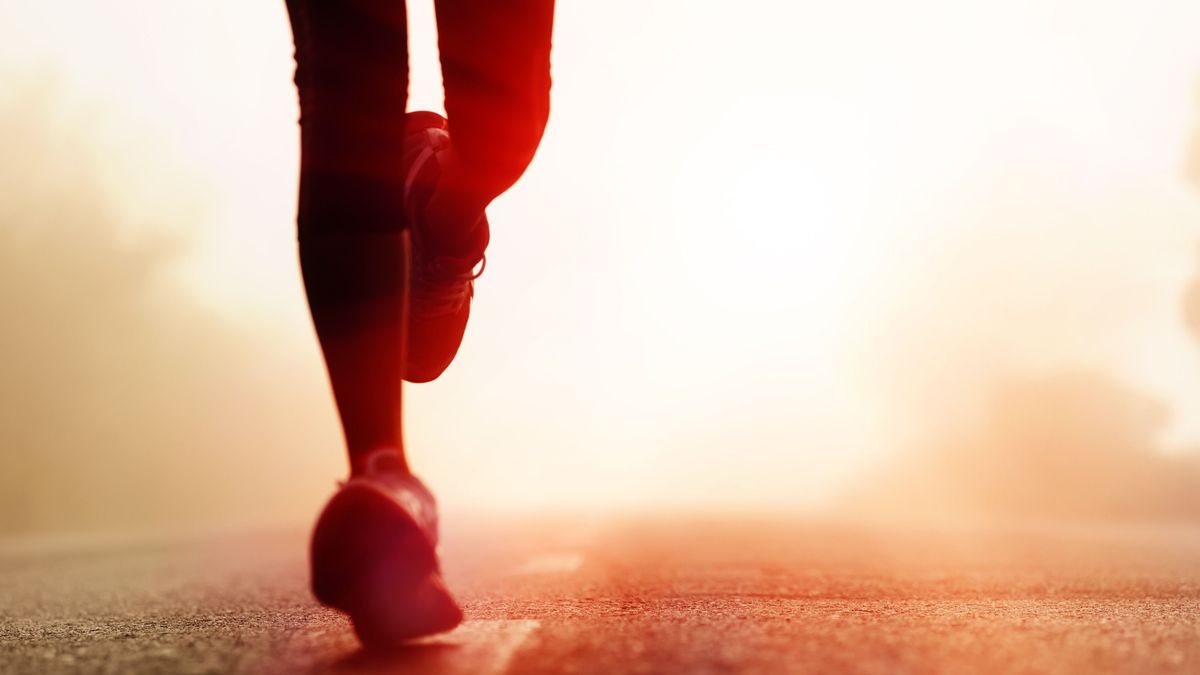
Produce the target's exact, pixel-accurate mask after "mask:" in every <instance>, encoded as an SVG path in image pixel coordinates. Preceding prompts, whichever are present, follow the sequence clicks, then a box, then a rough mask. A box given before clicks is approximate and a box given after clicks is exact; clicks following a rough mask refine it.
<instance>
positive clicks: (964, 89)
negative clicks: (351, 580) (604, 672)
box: [0, 0, 1200, 533]
mask: <svg viewBox="0 0 1200 675" xmlns="http://www.w3.org/2000/svg"><path fill="white" fill-rule="evenodd" d="M409 13H410V16H411V17H412V25H411V33H412V35H411V38H410V45H411V46H410V51H411V54H412V72H413V83H412V92H411V103H410V107H412V108H432V109H439V108H440V106H441V103H440V101H441V95H440V84H441V83H440V76H439V74H438V70H437V60H436V58H437V55H436V36H435V27H434V25H433V19H432V4H431V2H430V0H412V1H411V4H410V7H409ZM1196 26H1200V4H1197V3H1195V2H1194V1H1193V0H1163V1H1162V2H1156V3H1145V2H1138V1H1136V0H1111V1H1107V0H1106V1H1103V2H1097V1H1096V0H1006V1H1004V2H1000V1H991V0H988V1H984V2H972V3H963V2H953V1H951V0H916V1H911V2H904V3H895V2H886V1H885V0H851V1H849V2H841V3H809V2H799V3H795V2H786V3H785V2H776V1H774V0H757V1H747V2H739V3H736V6H735V5H734V4H730V3H715V2H713V3H708V2H700V3H697V2H683V1H682V0H670V1H668V0H614V1H612V2H603V3H587V2H560V3H559V7H558V10H557V23H556V30H555V47H554V49H555V51H554V78H555V85H554V92H553V112H552V116H551V122H550V126H549V128H548V130H547V134H546V137H545V141H544V143H543V146H542V148H541V151H540V153H539V155H538V157H537V159H536V160H535V162H534V164H533V166H532V167H531V168H530V170H529V172H528V174H527V175H526V176H525V178H524V179H523V180H522V181H521V182H520V183H519V184H518V185H517V187H516V188H514V189H513V190H512V191H511V192H510V193H508V194H506V195H504V196H503V197H502V198H501V199H500V200H499V201H498V202H496V204H495V205H494V209H493V211H492V215H491V217H492V224H493V244H492V248H491V250H490V251H489V265H488V271H487V274H486V275H485V276H484V277H483V279H482V281H481V282H480V284H479V285H478V288H477V293H476V305H475V308H474V309H473V317H472V324H471V327H470V329H469V330H468V333H467V338H466V341H465V344H464V346H463V349H462V352H461V353H460V356H459V360H458V361H457V362H456V363H455V365H454V366H453V367H452V368H451V369H450V370H449V371H448V372H447V373H446V375H445V376H444V377H442V378H441V379H440V380H438V381H437V382H435V383H432V384H428V385H421V386H411V387H409V388H408V389H407V396H408V401H407V404H406V410H407V417H408V420H409V430H408V439H409V441H410V444H411V450H410V453H411V456H412V460H413V463H414V465H415V467H416V468H417V469H418V472H419V473H421V474H422V475H423V476H424V477H426V478H427V479H428V480H429V481H430V482H431V483H432V484H433V485H434V487H435V488H436V489H437V490H438V491H439V494H440V495H441V499H442V502H443V504H445V505H446V506H447V507H448V508H450V509H452V510H467V511H469V510H476V511H513V512H534V511H536V512H543V513H544V512H560V511H604V512H636V513H651V512H660V511H702V512H719V513H731V512H772V513H785V514H806V515H813V516H817V515H821V516H824V517H831V516H836V517H848V518H851V517H852V518H889V519H937V520H956V521H957V520H966V521H983V522H996V521H1010V520H1022V521H1028V520H1037V521H1041V520H1054V521H1062V520H1067V521H1086V522H1102V523H1115V522H1122V523H1124V522H1146V521H1153V522H1168V521H1170V522H1179V521H1188V520H1192V521H1197V520H1200V342H1198V341H1197V340H1198V338H1200V229H1198V225H1200V41H1198V40H1197V39H1196V35H1195V27H1196ZM291 56H292V46H291V36H290V34H289V31H288V22H287V20H286V15H285V11H284V4H283V2H282V0H280V1H278V2H275V1H272V2H254V3H246V2H238V1H235V0H211V1H210V2H204V3H183V2H162V1H161V0H113V1H112V2H106V3H91V2H80V1H78V0H76V1H73V2H67V3H42V2H35V1H34V0H7V1H6V2H5V3H3V5H0V186H2V187H0V321H3V326H2V328H0V532H4V533H49V532H66V531H72V532H75V531H89V530H90V531H109V530H128V529H144V528H190V527H200V526H211V525H218V524H224V523H252V522H253V523H257V522H268V521H269V522H284V521H286V522H304V521H305V520H306V519H308V518H310V517H312V514H313V513H315V511H316V510H317V508H319V506H320V504H321V503H322V501H323V499H324V498H325V497H326V496H327V495H328V494H329V493H330V492H331V491H332V489H333V487H334V481H335V480H336V479H338V478H340V477H342V476H343V474H344V473H345V460H344V457H343V451H342V448H341V445H340V436H339V434H340V431H339V429H338V427H337V420H336V418H335V416H334V410H333V406H332V400H331V397H330V394H329V391H328V388H327V384H326V381H325V375H324V372H323V368H322V364H321V362H320V359H319V353H318V351H317V347H316V343H315V339H314V337H313V335H312V332H311V328H310V326H309V319H308V315H307V313H306V309H305V306H304V304H303V294H302V289H301V285H300V277H299V273H298V269H297V263H296V247H295V234H294V218H295V195H296V186H295V183H296V177H297V155H298V153H297V151H298V148H297V143H298V130H297V127H296V117H297V105H296V96H295V92H294V89H293V86H292V82H291V74H292V61H291Z"/></svg>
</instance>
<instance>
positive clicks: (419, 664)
mask: <svg viewBox="0 0 1200 675" xmlns="http://www.w3.org/2000/svg"><path fill="white" fill-rule="evenodd" d="M458 650H459V645H456V644H450V643H446V642H422V643H418V644H413V645H404V646H401V647H397V648H395V649H390V650H387V651H380V650H367V649H359V650H358V651H356V652H354V653H352V654H349V655H347V656H345V657H343V658H341V659H338V660H337V661H334V662H333V663H329V664H325V665H323V666H321V667H318V668H316V669H314V670H313V671H312V673H313V675H317V674H327V675H334V674H337V675H351V674H362V673H389V674H391V673H437V672H442V671H444V670H445V669H446V666H447V664H448V663H449V662H450V661H451V660H452V659H453V654H454V653H455V652H457V651H458Z"/></svg>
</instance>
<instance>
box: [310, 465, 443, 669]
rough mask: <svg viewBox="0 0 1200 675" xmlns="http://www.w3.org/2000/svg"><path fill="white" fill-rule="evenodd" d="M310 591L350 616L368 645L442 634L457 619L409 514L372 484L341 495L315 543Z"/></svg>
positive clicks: (429, 547)
mask: <svg viewBox="0 0 1200 675" xmlns="http://www.w3.org/2000/svg"><path fill="white" fill-rule="evenodd" d="M311 553H312V557H311V561H312V590H313V595H315V596H316V598H317V600H318V601H319V602H321V603H322V604H325V605H328V606H330V607H333V608H335V609H339V610H342V611H343V612H345V613H347V614H348V615H350V619H351V621H352V622H353V623H354V628H355V631H356V632H357V633H358V635H359V639H360V640H362V642H363V644H364V645H366V646H387V645H391V644H395V643H398V642H403V641H406V640H411V639H413V638H417V637H422V636H425V635H432V634H434V633H440V632H444V631H447V630H450V629H451V628H453V627H455V626H457V625H458V624H459V623H460V622H461V621H462V611H461V610H460V609H459V607H458V605H457V603H455V601H454V599H453V598H452V597H451V595H450V593H449V591H448V590H447V589H446V587H445V583H444V582H443V581H442V578H441V574H440V572H439V570H438V562H437V552H436V550H435V549H434V546H433V544H432V542H430V541H429V538H428V537H427V536H426V535H425V532H424V531H423V530H422V528H421V526H420V525H419V524H418V523H417V522H416V520H414V519H413V517H412V514H410V513H409V512H408V511H407V510H405V509H404V508H403V507H401V506H400V505H399V504H397V503H396V502H395V501H394V500H392V499H391V498H390V497H389V496H388V495H386V494H384V493H383V492H381V491H379V490H377V489H375V488H374V487H372V486H371V485H370V484H367V483H360V484H355V483H351V484H349V485H346V486H345V487H343V488H342V489H341V490H339V491H338V493H337V494H336V495H334V497H333V498H332V499H331V500H330V501H329V504H328V505H327V506H326V507H325V510H324V511H323V512H322V513H321V516H320V518H319V519H318V520H317V525H316V527H315V528H314V530H313V538H312V551H311Z"/></svg>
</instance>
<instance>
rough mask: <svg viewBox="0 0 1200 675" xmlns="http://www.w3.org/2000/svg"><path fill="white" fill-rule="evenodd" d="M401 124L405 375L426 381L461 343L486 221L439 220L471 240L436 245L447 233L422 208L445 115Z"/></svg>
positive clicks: (436, 176) (435, 174) (443, 155)
mask: <svg viewBox="0 0 1200 675" xmlns="http://www.w3.org/2000/svg"><path fill="white" fill-rule="evenodd" d="M405 124H406V133H407V137H406V140H405V147H404V159H403V161H404V165H405V180H404V203H405V211H406V212H407V214H408V225H409V229H410V231H411V233H412V258H411V259H412V284H411V292H410V295H409V299H410V301H409V309H408V316H409V320H408V353H407V356H406V365H405V370H404V379H406V380H408V381H409V382H428V381H430V380H433V379H436V378H437V377H438V376H439V375H441V374H442V373H443V372H444V371H445V370H446V368H447V367H449V366H450V362H451V361H453V360H454V357H455V355H456V354H458V348H459V346H460V345H461V344H462V339H463V334H464V332H465V331H466V328H467V319H468V317H469V316H470V314H471V298H472V296H473V295H474V293H475V279H477V278H478V277H479V275H480V274H482V273H483V268H484V266H485V264H486V259H485V258H484V257H483V248H484V247H486V245H487V232H488V223H487V218H486V217H485V216H483V215H482V214H481V215H480V220H479V221H478V222H476V223H455V224H446V223H439V224H438V225H437V226H438V227H442V228H445V227H458V226H460V225H461V226H462V227H463V228H464V229H469V230H470V231H471V232H472V238H473V240H474V242H475V245H473V246H469V247H466V248H465V249H454V250H452V249H449V248H447V247H446V246H445V245H439V242H444V241H446V239H447V237H446V235H447V234H448V233H446V232H440V231H439V232H434V231H432V228H433V227H434V225H432V224H431V223H430V222H428V220H427V219H426V217H425V208H426V206H428V204H429V199H430V197H431V196H432V195H433V192H434V190H435V189H436V188H437V186H438V182H439V181H440V179H441V176H442V171H443V168H444V167H445V164H446V162H447V160H448V158H449V156H450V133H449V131H447V129H446V119H445V118H443V117H442V116H441V115H438V114H437V113H432V112H428V111H419V112H412V113H409V114H408V116H407V117H406V120H405ZM451 234H458V233H451ZM468 251H469V252H468Z"/></svg>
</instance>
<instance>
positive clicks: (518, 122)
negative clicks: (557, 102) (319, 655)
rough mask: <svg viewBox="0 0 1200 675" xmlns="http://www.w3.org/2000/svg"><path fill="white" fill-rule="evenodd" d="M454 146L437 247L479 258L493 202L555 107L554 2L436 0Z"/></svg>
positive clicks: (435, 232)
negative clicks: (487, 210)
mask: <svg viewBox="0 0 1200 675" xmlns="http://www.w3.org/2000/svg"><path fill="white" fill-rule="evenodd" d="M435 6H436V12H437V23H438V47H439V50H440V52H441V60H442V79H443V82H444V84H445V89H446V117H447V118H448V120H449V128H450V138H451V140H452V143H453V147H454V153H453V156H452V159H451V161H450V163H449V166H448V167H447V168H446V170H445V173H444V174H443V177H442V180H441V182H440V183H439V186H438V189H437V191H436V192H435V193H434V196H433V198H432V199H431V200H430V204H429V207H428V210H427V212H426V217H427V219H428V223H429V228H428V232H429V236H430V237H431V238H432V239H433V240H434V241H433V245H434V246H437V247H439V248H441V249H442V250H444V251H446V252H447V253H450V254H452V255H458V256H459V257H464V258H474V257H478V255H482V253H483V247H484V246H486V245H487V236H488V235H487V232H486V229H485V228H482V227H479V224H480V217H481V216H482V214H483V210H484V208H486V207H487V205H488V204H489V203H490V202H491V201H492V200H493V199H495V198H496V197H497V196H498V195H500V194H501V193H502V192H504V191H505V190H507V189H508V188H509V187H511V186H512V184H513V183H515V182H516V180H517V179H518V178H520V176H521V174H522V173H523V172H524V171H525V168H526V167H527V166H528V165H529V162H530V161H531V160H532V159H533V154H534V151H535V150H536V149H537V146H538V143H539V142H540V141H541V138H542V132H543V131H544V130H545V128H546V120H547V117H548V116H549V112H550V37H551V31H552V26H553V21H554V0H506V1H505V2H496V1H495V0H435Z"/></svg>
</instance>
